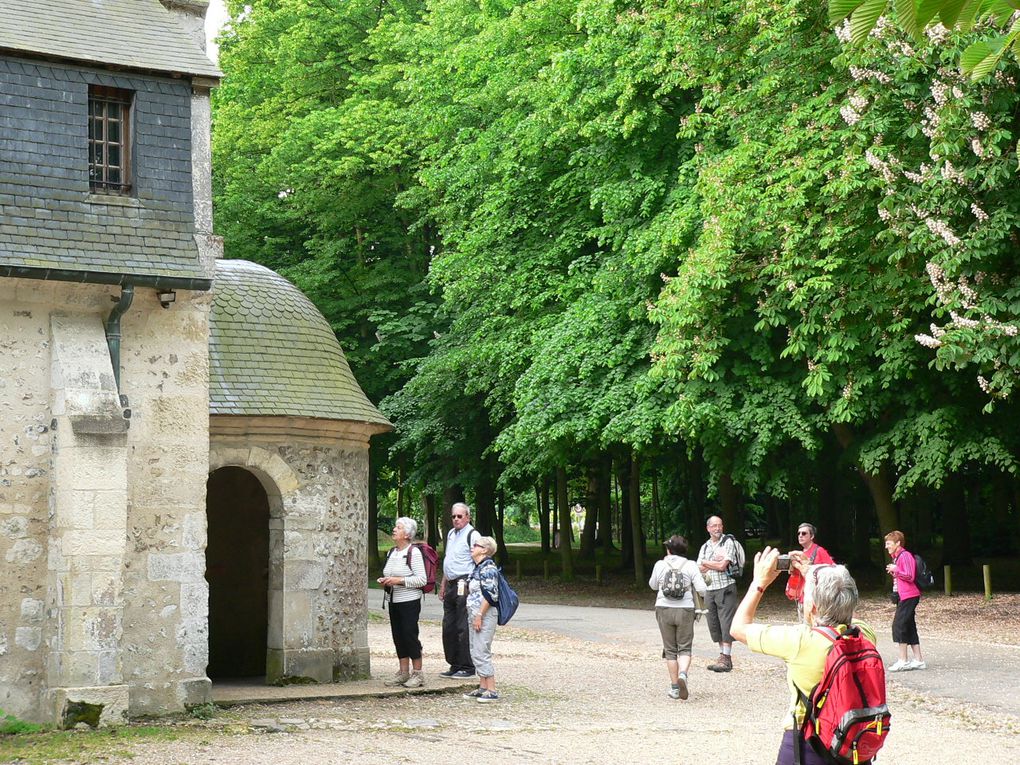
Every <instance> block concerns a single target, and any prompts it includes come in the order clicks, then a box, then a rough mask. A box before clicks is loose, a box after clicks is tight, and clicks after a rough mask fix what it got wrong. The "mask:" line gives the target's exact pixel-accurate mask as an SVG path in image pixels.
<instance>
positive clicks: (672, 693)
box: [666, 686, 680, 699]
mask: <svg viewBox="0 0 1020 765" xmlns="http://www.w3.org/2000/svg"><path fill="white" fill-rule="evenodd" d="M666 695H667V696H669V697H670V698H671V699H678V698H680V689H679V688H674V687H673V686H670V687H669V690H668V691H666Z"/></svg>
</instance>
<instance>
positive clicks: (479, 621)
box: [464, 537, 499, 704]
mask: <svg viewBox="0 0 1020 765" xmlns="http://www.w3.org/2000/svg"><path fill="white" fill-rule="evenodd" d="M495 554H496V540H495V539H493V538H492V537H479V538H478V539H476V540H475V543H474V544H473V545H472V546H471V560H473V561H474V562H475V570H474V571H472V572H471V576H469V577H468V594H467V611H468V642H469V644H470V647H471V661H472V662H473V663H474V665H475V672H477V673H478V687H477V688H475V689H474V690H473V691H470V692H469V693H465V694H464V698H466V699H475V700H477V701H479V702H481V703H482V704H486V703H489V702H492V701H499V694H498V693H496V671H495V669H493V667H492V638H493V637H494V636H495V635H496V618H497V611H498V608H499V571H498V569H497V568H496V561H494V560H493V559H492V556H493V555H495ZM492 604H495V607H493V605H492Z"/></svg>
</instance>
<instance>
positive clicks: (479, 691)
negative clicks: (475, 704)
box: [464, 685, 485, 699]
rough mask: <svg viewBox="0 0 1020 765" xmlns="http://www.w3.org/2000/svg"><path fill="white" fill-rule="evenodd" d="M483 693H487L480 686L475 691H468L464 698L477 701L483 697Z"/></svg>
mask: <svg viewBox="0 0 1020 765" xmlns="http://www.w3.org/2000/svg"><path fill="white" fill-rule="evenodd" d="M483 693H485V689H484V688H482V686H480V685H479V686H478V687H477V688H475V689H474V690H473V691H468V692H467V693H465V694H464V698H465V699H477V698H478V697H479V696H481V695H482V694H483Z"/></svg>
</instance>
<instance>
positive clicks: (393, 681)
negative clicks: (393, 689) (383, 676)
mask: <svg viewBox="0 0 1020 765" xmlns="http://www.w3.org/2000/svg"><path fill="white" fill-rule="evenodd" d="M410 679H411V675H410V673H408V672H397V674H395V675H394V676H393V677H391V678H390V679H389V680H385V681H383V685H403V684H404V683H406V682H407V681H408V680H410Z"/></svg>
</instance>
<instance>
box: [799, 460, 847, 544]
mask: <svg viewBox="0 0 1020 765" xmlns="http://www.w3.org/2000/svg"><path fill="white" fill-rule="evenodd" d="M838 464H839V455H838V454H836V452H835V449H833V448H823V449H822V452H821V454H820V455H819V458H818V459H817V460H816V461H815V484H816V485H817V486H818V495H817V499H818V510H817V517H818V523H817V526H818V537H817V540H818V544H820V545H821V546H822V547H824V548H825V549H826V550H828V551H829V554H830V555H832V556H833V557H834V558H835V559H836V560H845V559H846V551H845V550H844V547H848V545H846V544H845V542H844V541H843V540H844V539H848V538H849V536H847V537H844V536H843V535H842V534H840V533H839V521H840V516H842V515H845V514H846V508H845V507H841V506H840V504H839V499H840V497H839V491H838V488H837V486H836V482H837V475H836V467H837V465H838ZM791 526H792V524H791Z"/></svg>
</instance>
